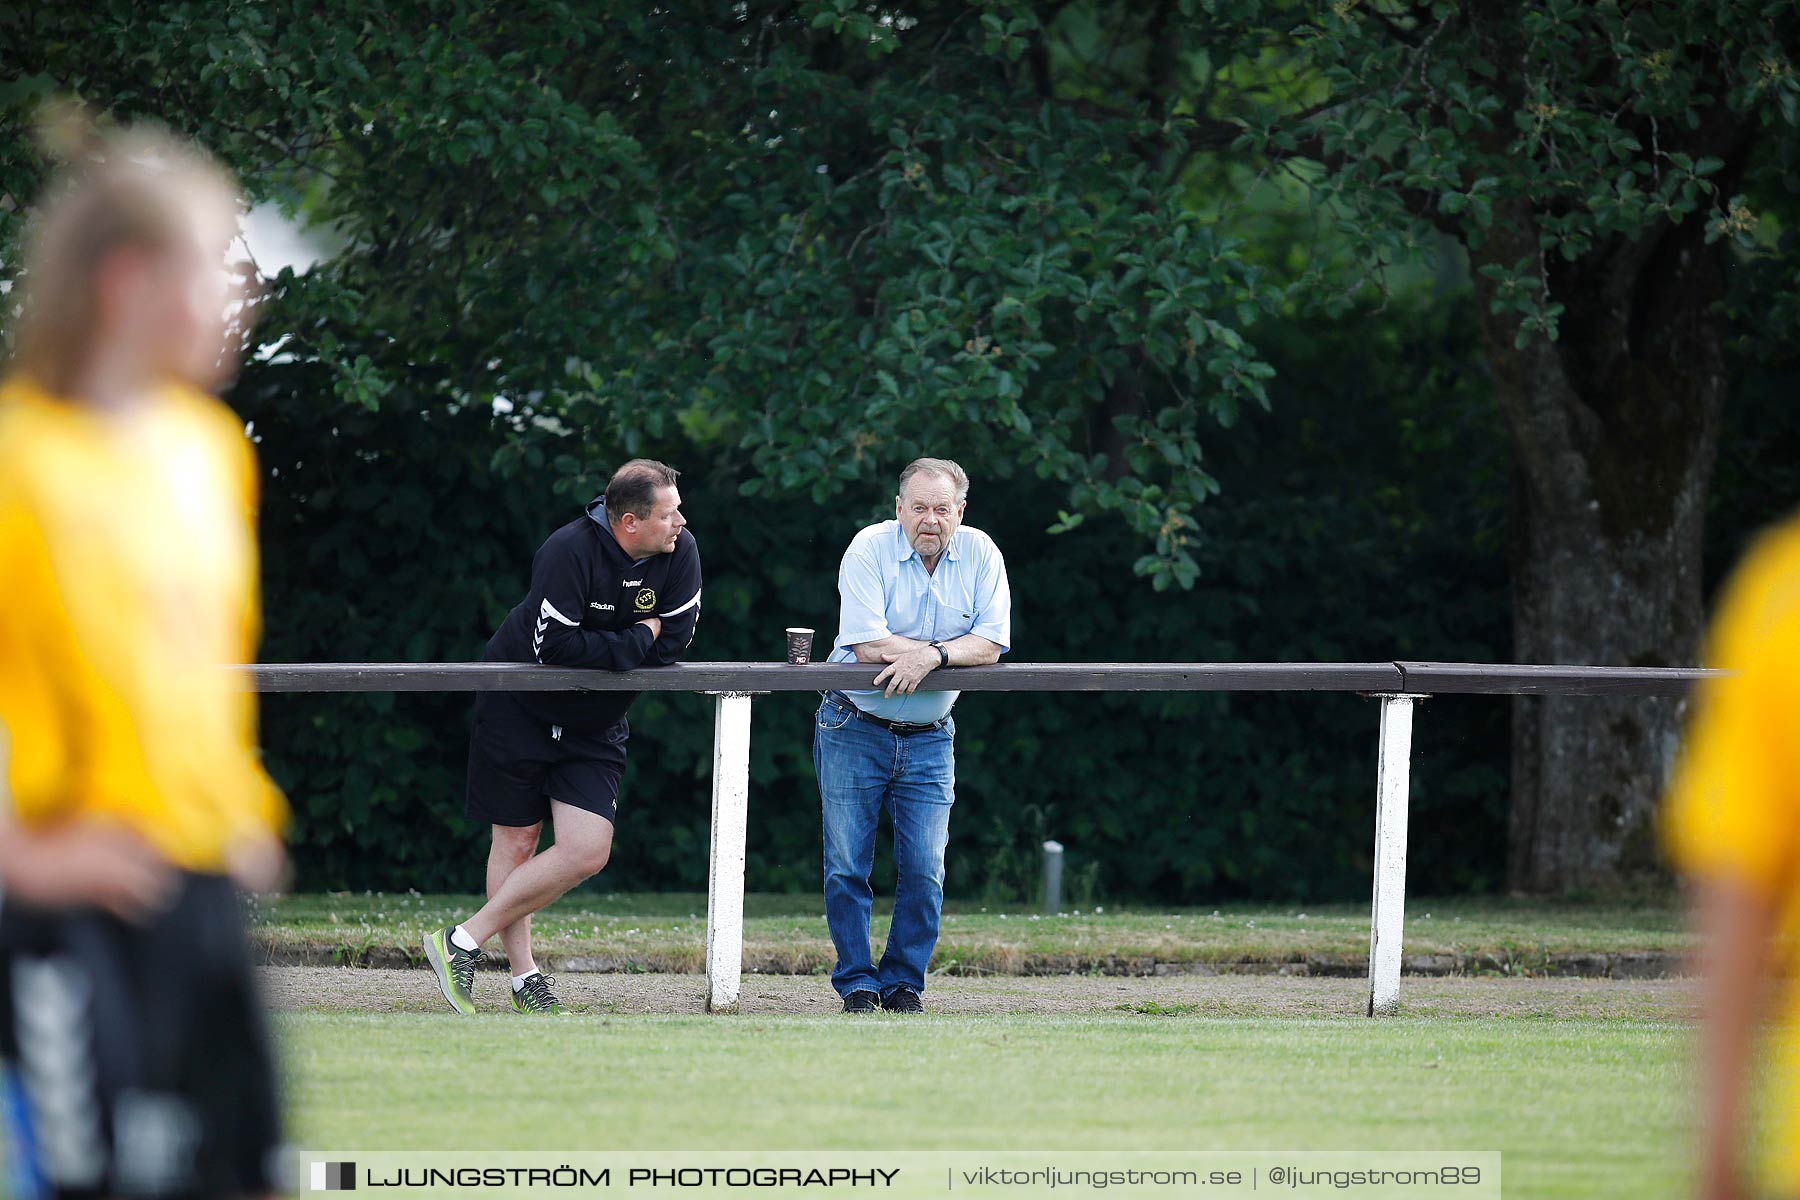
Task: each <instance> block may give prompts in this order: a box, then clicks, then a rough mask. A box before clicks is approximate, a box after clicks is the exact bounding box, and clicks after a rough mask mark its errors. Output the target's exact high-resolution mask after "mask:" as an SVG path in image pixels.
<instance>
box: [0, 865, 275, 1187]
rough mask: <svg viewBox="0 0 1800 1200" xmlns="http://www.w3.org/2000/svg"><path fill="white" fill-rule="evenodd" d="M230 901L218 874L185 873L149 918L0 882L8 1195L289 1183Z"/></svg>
mask: <svg viewBox="0 0 1800 1200" xmlns="http://www.w3.org/2000/svg"><path fill="white" fill-rule="evenodd" d="M240 903H241V902H240V900H239V897H238V893H237V890H236V889H235V888H234V887H233V886H232V885H231V882H230V881H229V880H228V879H225V878H224V877H222V876H218V875H184V876H183V877H182V878H181V881H180V887H179V890H178V892H177V894H176V898H175V901H174V904H173V906H172V907H171V908H169V909H168V910H167V911H166V912H164V913H162V914H161V915H160V916H157V917H154V918H152V919H151V921H150V922H149V923H148V924H147V925H129V924H126V923H125V922H123V921H121V920H119V919H118V918H116V917H113V916H111V915H109V914H106V913H102V912H97V911H92V910H87V909H77V910H63V911H54V912H53V911H47V910H42V909H34V908H31V907H29V906H27V905H25V904H23V903H21V902H19V901H18V900H16V899H14V898H13V897H11V896H8V897H7V898H6V900H5V903H4V905H3V906H0V1057H4V1059H5V1063H6V1074H7V1079H6V1091H5V1106H6V1109H7V1113H6V1116H7V1121H6V1125H7V1135H8V1136H7V1141H8V1148H7V1155H6V1158H7V1164H6V1165H7V1171H8V1174H9V1176H10V1179H9V1181H8V1182H9V1183H10V1184H11V1187H10V1189H9V1194H10V1195H12V1196H13V1197H15V1198H35V1197H48V1196H54V1197H78V1196H122V1197H133V1198H136V1197H197V1196H230V1195H266V1194H269V1193H273V1192H277V1191H280V1190H282V1188H283V1187H284V1186H285V1185H286V1184H287V1183H288V1181H287V1179H286V1178H285V1176H286V1174H287V1172H286V1170H285V1169H284V1160H285V1154H284V1153H283V1151H282V1148H281V1123H280V1108H279V1104H278V1099H277V1096H276V1085H275V1060H274V1056H273V1053H272V1051H271V1049H270V1043H269V1030H268V1018H267V1016H266V1014H265V1012H264V1010H263V1003H262V997H261V995H260V994H259V993H258V991H257V987H256V980H255V979H254V978H253V976H252V969H251V964H250V953H249V948H248V946H247V945H246V943H245V940H244V922H243V913H242V909H241V907H240Z"/></svg>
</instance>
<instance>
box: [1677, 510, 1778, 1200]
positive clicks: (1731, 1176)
mask: <svg viewBox="0 0 1800 1200" xmlns="http://www.w3.org/2000/svg"><path fill="white" fill-rule="evenodd" d="M1707 660H1708V663H1707V665H1709V666H1714V667H1723V668H1725V669H1727V670H1729V671H1731V672H1732V674H1731V675H1729V676H1728V677H1725V678H1721V679H1715V680H1708V681H1707V683H1706V685H1705V686H1704V687H1703V689H1702V691H1701V693H1700V696H1699V705H1698V708H1697V711H1696V713H1695V718H1694V723H1693V727H1692V729H1691V730H1690V731H1689V736H1688V744H1687V748H1686V752H1685V754H1684V756H1683V760H1682V764H1681V768H1680V770H1679V771H1678V773H1677V775H1676V780H1675V785H1674V788H1673V790H1672V792H1671V795H1670V798H1669V807H1668V813H1667V821H1666V826H1665V829H1666V834H1667V837H1668V840H1669V846H1670V849H1671V850H1672V852H1673V854H1674V856H1675V860H1676V862H1677V864H1678V865H1680V866H1681V868H1682V869H1683V870H1684V871H1686V872H1687V873H1688V874H1689V875H1690V876H1692V877H1693V878H1694V880H1695V882H1696V884H1697V885H1698V886H1697V910H1698V915H1699V923H1700V931H1701V934H1702V945H1703V953H1704V955H1705V957H1706V960H1707V961H1706V973H1707V983H1706V987H1705V991H1704V993H1703V994H1704V1020H1705V1029H1706V1033H1705V1037H1704V1039H1703V1042H1702V1050H1703V1058H1704V1070H1705V1076H1706V1080H1705V1090H1704V1092H1703V1097H1702V1115H1703V1124H1704V1136H1703V1141H1702V1148H1701V1189H1700V1191H1701V1195H1702V1196H1704V1197H1706V1198H1707V1200H1735V1198H1737V1197H1750V1196H1784V1197H1800V977H1797V976H1796V974H1795V972H1796V968H1797V967H1800V963H1796V961H1795V953H1796V950H1797V949H1800V946H1797V943H1796V939H1797V938H1800V520H1794V521H1790V522H1789V523H1788V524H1787V525H1785V526H1782V527H1780V528H1778V529H1776V530H1775V531H1774V532H1772V533H1769V534H1766V535H1764V537H1763V539H1762V541H1761V542H1760V543H1759V544H1758V545H1757V546H1756V548H1755V549H1754V550H1753V551H1752V552H1751V554H1750V556H1749V557H1748V558H1747V559H1745V561H1744V563H1743V565H1742V566H1741V567H1740V568H1739V569H1738V573H1737V576H1736V577H1735V578H1734V579H1733V580H1732V583H1731V586H1730V588H1729V589H1728V591H1727V594H1726V597H1725V601H1724V603H1723V605H1722V606H1721V607H1720V609H1719V612H1718V615H1717V617H1716V618H1715V621H1714V624H1713V629H1712V633H1711V636H1710V641H1709V645H1708V649H1707ZM1765 1027H1766V1028H1765ZM1759 1060H1761V1061H1762V1062H1763V1063H1765V1064H1766V1065H1767V1067H1768V1068H1769V1069H1768V1070H1767V1071H1766V1072H1762V1071H1757V1070H1756V1069H1754V1064H1755V1063H1757V1062H1758V1061H1759ZM1759 1075H1760V1076H1764V1077H1766V1079H1767V1083H1768V1090H1767V1093H1766V1095H1767V1101H1768V1107H1769V1116H1770V1117H1771V1118H1772V1119H1773V1125H1772V1129H1773V1132H1774V1134H1775V1138H1774V1140H1773V1141H1772V1142H1771V1143H1770V1147H1771V1153H1770V1154H1769V1155H1768V1159H1767V1161H1766V1162H1764V1163H1762V1164H1760V1165H1759V1166H1758V1167H1756V1168H1754V1169H1752V1168H1751V1167H1750V1166H1749V1163H1750V1161H1751V1160H1752V1159H1753V1158H1755V1157H1760V1156H1759V1155H1756V1154H1755V1152H1754V1151H1752V1150H1751V1146H1752V1144H1753V1140H1754V1139H1753V1137H1752V1134H1751V1130H1752V1129H1753V1128H1754V1127H1755V1125H1756V1122H1755V1121H1753V1120H1752V1119H1750V1113H1751V1112H1752V1111H1753V1106H1752V1105H1751V1104H1750V1103H1749V1096H1750V1092H1751V1085H1752V1084H1753V1083H1754V1082H1755V1080H1756V1078H1757V1077H1758V1076H1759ZM1752 1179H1759V1182H1756V1183H1754V1184H1753V1183H1752V1182H1751V1180H1752Z"/></svg>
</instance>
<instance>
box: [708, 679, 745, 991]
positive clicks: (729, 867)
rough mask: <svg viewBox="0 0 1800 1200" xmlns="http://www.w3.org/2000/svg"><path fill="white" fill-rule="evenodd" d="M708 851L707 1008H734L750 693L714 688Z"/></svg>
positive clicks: (739, 966)
mask: <svg viewBox="0 0 1800 1200" xmlns="http://www.w3.org/2000/svg"><path fill="white" fill-rule="evenodd" d="M713 695H715V696H717V697H718V704H717V706H716V708H715V710H714V717H713V791H712V851H711V855H710V859H709V862H708V865H707V872H706V1011H708V1012H716V1013H718V1012H736V1011H737V1010H738V987H739V984H740V983H741V982H742V976H743V971H744V840H745V837H746V834H747V831H748V828H749V818H750V695H751V693H749V692H715V693H713Z"/></svg>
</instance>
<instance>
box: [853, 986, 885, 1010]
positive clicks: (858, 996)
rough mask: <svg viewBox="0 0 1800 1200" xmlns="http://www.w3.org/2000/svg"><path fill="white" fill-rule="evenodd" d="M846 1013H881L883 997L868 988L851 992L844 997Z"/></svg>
mask: <svg viewBox="0 0 1800 1200" xmlns="http://www.w3.org/2000/svg"><path fill="white" fill-rule="evenodd" d="M844 1011H845V1012H847V1013H866V1012H880V1011H881V997H880V996H877V995H876V994H875V993H874V992H871V991H869V990H867V989H866V988H865V989H860V990H858V991H854V992H851V993H850V994H849V995H848V996H845V997H844Z"/></svg>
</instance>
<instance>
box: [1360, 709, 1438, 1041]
mask: <svg viewBox="0 0 1800 1200" xmlns="http://www.w3.org/2000/svg"><path fill="white" fill-rule="evenodd" d="M1376 699H1378V700H1380V701H1381V747H1380V752H1379V755H1378V759H1377V762H1376V766H1375V900H1374V906H1373V908H1372V910H1371V912H1370V914H1369V1015H1370V1016H1371V1017H1391V1016H1393V1015H1394V1013H1395V1012H1397V1011H1398V1010H1399V1008H1400V945H1401V935H1402V933H1403V932H1404V930H1405V925H1406V797H1407V790H1408V786H1409V777H1410V775H1411V770H1412V726H1413V705H1414V704H1416V703H1418V702H1419V701H1420V700H1423V699H1425V697H1424V696H1414V695H1406V694H1394V695H1383V696H1377V697H1376Z"/></svg>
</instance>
